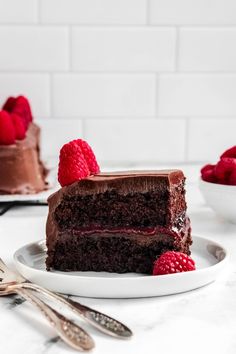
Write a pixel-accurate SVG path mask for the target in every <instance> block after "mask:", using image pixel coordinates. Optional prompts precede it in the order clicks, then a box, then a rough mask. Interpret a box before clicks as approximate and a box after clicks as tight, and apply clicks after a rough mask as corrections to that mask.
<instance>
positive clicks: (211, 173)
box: [201, 165, 217, 183]
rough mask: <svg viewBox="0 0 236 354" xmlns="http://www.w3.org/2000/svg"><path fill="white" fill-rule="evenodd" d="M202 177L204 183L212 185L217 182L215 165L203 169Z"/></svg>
mask: <svg viewBox="0 0 236 354" xmlns="http://www.w3.org/2000/svg"><path fill="white" fill-rule="evenodd" d="M201 175H202V179H203V181H206V182H212V183H216V182H217V179H216V175H215V165H205V166H204V167H203V168H202V169H201Z"/></svg>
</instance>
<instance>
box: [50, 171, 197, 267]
mask: <svg viewBox="0 0 236 354" xmlns="http://www.w3.org/2000/svg"><path fill="white" fill-rule="evenodd" d="M184 182H185V177H184V175H183V172H182V171H179V170H162V171H133V172H118V173H117V172H114V173H100V174H97V175H95V176H89V177H87V178H85V179H82V180H80V181H77V182H74V183H73V184H70V185H69V186H65V187H62V188H61V189H60V190H59V191H58V192H56V193H54V194H53V195H52V196H50V197H49V200H48V203H49V215H48V220H47V227H46V234H47V248H48V253H47V260H46V265H47V269H48V270H50V269H51V268H53V269H57V270H62V271H97V272H98V271H107V272H116V273H125V272H138V273H148V274H151V273H152V269H153V262H154V261H155V260H156V259H157V257H158V256H159V255H161V254H162V253H164V252H166V251H169V250H174V251H180V252H185V253H187V254H190V250H189V246H190V245H191V243H192V240H191V234H190V232H191V228H190V222H189V219H188V217H187V216H186V202H185V189H184Z"/></svg>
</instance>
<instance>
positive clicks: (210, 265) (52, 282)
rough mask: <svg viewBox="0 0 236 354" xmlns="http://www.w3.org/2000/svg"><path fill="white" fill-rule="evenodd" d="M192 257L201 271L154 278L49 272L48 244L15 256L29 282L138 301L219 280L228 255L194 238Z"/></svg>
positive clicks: (41, 243)
mask: <svg viewBox="0 0 236 354" xmlns="http://www.w3.org/2000/svg"><path fill="white" fill-rule="evenodd" d="M191 250H192V257H193V259H194V260H195V262H196V267H197V270H195V271H191V272H186V273H177V274H168V275H160V276H151V275H143V274H133V273H127V274H115V273H105V272H104V273H96V272H59V271H51V272H47V271H46V270H45V255H46V254H45V251H46V246H45V241H39V242H35V243H31V244H28V245H26V246H24V247H22V248H20V249H19V250H17V251H16V252H15V254H14V260H15V264H16V267H17V269H18V271H19V272H20V273H21V274H22V275H23V276H24V277H25V278H26V279H28V280H30V281H31V282H34V283H36V284H39V285H41V286H44V287H46V288H48V289H50V290H52V291H57V292H60V293H64V294H71V295H78V296H86V297H100V298H134V297H149V296H161V295H170V294H176V293H180V292H184V291H189V290H193V289H196V288H199V287H201V286H204V285H206V284H209V283H211V282H213V281H214V280H216V278H217V276H218V274H219V273H220V271H221V270H222V268H223V267H224V266H225V264H226V262H227V259H228V255H227V252H226V250H225V249H224V247H222V246H221V245H220V244H218V243H216V242H214V241H211V240H208V239H206V238H203V237H197V236H195V237H193V245H192V249H191Z"/></svg>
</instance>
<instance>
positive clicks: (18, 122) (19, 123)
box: [11, 113, 26, 140]
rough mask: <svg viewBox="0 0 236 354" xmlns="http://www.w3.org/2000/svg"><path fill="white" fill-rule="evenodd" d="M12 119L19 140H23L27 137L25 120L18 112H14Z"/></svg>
mask: <svg viewBox="0 0 236 354" xmlns="http://www.w3.org/2000/svg"><path fill="white" fill-rule="evenodd" d="M11 119H12V122H13V124H14V127H15V135H16V139H17V140H22V139H24V138H25V133H26V131H25V126H24V123H23V120H22V118H21V117H20V116H18V114H15V113H12V114H11Z"/></svg>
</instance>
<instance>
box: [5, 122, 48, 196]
mask: <svg viewBox="0 0 236 354" xmlns="http://www.w3.org/2000/svg"><path fill="white" fill-rule="evenodd" d="M39 139H40V128H39V127H38V126H37V125H36V124H34V123H31V124H30V125H29V128H28V131H27V134H26V137H25V139H23V140H17V141H16V143H15V144H12V145H1V146H0V171H1V173H0V194H34V193H37V192H40V191H43V190H45V189H46V188H47V184H46V183H45V177H46V174H47V170H46V169H45V167H44V166H43V163H42V162H41V160H40V157H39V154H40V148H39Z"/></svg>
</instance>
